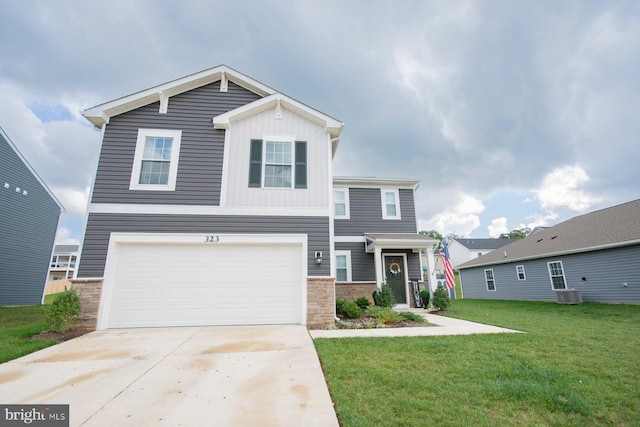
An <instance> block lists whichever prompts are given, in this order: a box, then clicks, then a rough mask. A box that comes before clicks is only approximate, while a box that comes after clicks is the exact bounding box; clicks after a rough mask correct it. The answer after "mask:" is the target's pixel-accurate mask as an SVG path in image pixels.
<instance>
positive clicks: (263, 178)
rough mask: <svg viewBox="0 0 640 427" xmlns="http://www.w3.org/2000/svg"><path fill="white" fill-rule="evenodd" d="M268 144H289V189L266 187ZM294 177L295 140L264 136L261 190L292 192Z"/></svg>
mask: <svg viewBox="0 0 640 427" xmlns="http://www.w3.org/2000/svg"><path fill="white" fill-rule="evenodd" d="M269 142H288V143H290V144H291V159H290V160H291V162H290V165H291V185H290V186H289V187H267V185H266V184H267V176H266V175H265V173H266V169H267V143H269ZM295 177H296V138H295V137H294V136H284V135H264V136H263V137H262V188H266V189H268V190H292V189H294V188H295V185H296V183H295V180H296V179H295Z"/></svg>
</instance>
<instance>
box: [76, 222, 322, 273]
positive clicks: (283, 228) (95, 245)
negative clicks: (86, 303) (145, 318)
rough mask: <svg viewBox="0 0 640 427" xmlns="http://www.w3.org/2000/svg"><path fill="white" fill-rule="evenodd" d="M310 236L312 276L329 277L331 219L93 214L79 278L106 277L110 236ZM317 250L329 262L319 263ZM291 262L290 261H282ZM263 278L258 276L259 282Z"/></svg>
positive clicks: (86, 237)
mask: <svg viewBox="0 0 640 427" xmlns="http://www.w3.org/2000/svg"><path fill="white" fill-rule="evenodd" d="M112 232H131V233H156V234H162V233H202V234H203V235H205V234H207V235H210V234H220V235H222V234H240V233H242V234H287V233H290V234H307V235H308V241H307V250H308V256H307V258H308V272H307V274H308V275H309V276H329V275H330V273H331V272H330V263H329V260H330V259H331V258H330V257H331V250H330V246H329V218H328V217H314V216H309V217H289V216H286V217H285V216H224V215H144V214H97V213H91V214H89V218H88V222H87V231H86V233H85V240H84V245H83V247H82V254H81V261H80V266H79V270H78V277H79V278H95V277H103V275H104V268H105V262H106V257H107V250H108V246H109V238H110V233H112ZM315 251H322V253H323V258H324V259H325V261H324V262H323V263H322V264H320V265H318V264H316V262H315ZM282 262H287V260H282ZM259 279H260V278H259V277H257V278H256V280H259Z"/></svg>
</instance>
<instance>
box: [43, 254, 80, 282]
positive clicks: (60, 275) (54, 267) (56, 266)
mask: <svg viewBox="0 0 640 427" xmlns="http://www.w3.org/2000/svg"><path fill="white" fill-rule="evenodd" d="M77 260H78V245H55V246H54V247H53V255H52V256H51V263H50V264H49V277H48V278H47V280H48V281H57V280H65V279H73V276H74V275H75V273H76V262H77Z"/></svg>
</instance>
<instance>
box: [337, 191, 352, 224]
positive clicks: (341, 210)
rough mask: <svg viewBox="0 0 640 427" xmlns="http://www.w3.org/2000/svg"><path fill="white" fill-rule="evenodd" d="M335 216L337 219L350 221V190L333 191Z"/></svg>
mask: <svg viewBox="0 0 640 427" xmlns="http://www.w3.org/2000/svg"><path fill="white" fill-rule="evenodd" d="M333 214H334V217H335V218H336V219H349V189H348V188H340V189H335V190H334V191H333Z"/></svg>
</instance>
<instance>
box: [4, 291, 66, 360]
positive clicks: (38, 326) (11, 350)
mask: <svg viewBox="0 0 640 427" xmlns="http://www.w3.org/2000/svg"><path fill="white" fill-rule="evenodd" d="M54 298H55V294H54V295H47V296H46V297H45V304H51V302H53V299H54ZM46 330H47V324H46V322H45V319H44V306H42V305H30V306H21V307H0V363H4V362H7V361H9V360H13V359H16V358H18V357H21V356H24V355H26V354H29V353H33V352H34V351H37V350H40V349H43V348H45V347H49V346H52V345H54V344H56V343H57V342H56V341H54V340H30V339H29V337H32V336H33V335H37V334H39V333H41V332H44V331H46Z"/></svg>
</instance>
